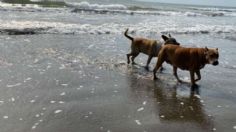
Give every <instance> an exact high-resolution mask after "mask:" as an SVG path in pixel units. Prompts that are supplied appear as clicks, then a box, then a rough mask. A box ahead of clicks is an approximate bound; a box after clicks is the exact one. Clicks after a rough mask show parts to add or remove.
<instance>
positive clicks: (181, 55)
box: [153, 45, 219, 90]
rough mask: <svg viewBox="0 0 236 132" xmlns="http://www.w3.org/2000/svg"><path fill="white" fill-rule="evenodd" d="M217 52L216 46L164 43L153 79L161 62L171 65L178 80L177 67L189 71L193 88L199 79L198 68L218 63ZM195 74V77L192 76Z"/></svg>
mask: <svg viewBox="0 0 236 132" xmlns="http://www.w3.org/2000/svg"><path fill="white" fill-rule="evenodd" d="M218 58H219V52H218V48H216V49H208V48H207V47H206V48H185V47H181V46H176V45H165V46H163V47H162V49H161V50H160V53H159V55H158V61H157V64H156V67H155V68H154V70H153V75H154V79H157V77H156V72H157V70H158V69H159V68H160V67H161V65H162V63H163V62H167V63H169V64H171V65H172V66H173V73H174V76H175V77H176V79H177V80H178V81H179V82H182V81H181V80H180V79H179V77H178V75H177V68H180V69H182V70H188V71H190V77H191V88H192V90H194V89H195V88H197V87H198V86H197V85H196V83H195V82H196V81H199V80H200V79H201V74H200V69H202V68H203V67H204V66H205V65H206V64H212V65H214V66H216V65H218V64H219V62H218ZM194 73H196V74H197V77H198V78H197V79H195V77H194Z"/></svg>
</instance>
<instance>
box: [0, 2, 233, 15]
mask: <svg viewBox="0 0 236 132" xmlns="http://www.w3.org/2000/svg"><path fill="white" fill-rule="evenodd" d="M64 4H65V5H64V6H63V7H66V8H64V9H63V8H45V7H41V6H39V5H37V4H26V5H24V6H22V5H20V4H14V6H12V4H6V3H2V2H0V10H2V11H25V12H42V11H43V12H47V11H59V12H63V11H68V10H70V12H72V13H81V12H88V13H95V14H127V15H135V14H141V15H162V16H188V17H206V16H211V17H222V16H236V9H224V8H222V9H221V8H195V7H192V8H191V7H190V8H188V9H189V10H170V9H169V10H168V9H162V8H152V7H150V8H149V7H140V6H126V5H122V4H96V3H95V4H92V3H89V2H86V1H84V2H73V3H69V2H65V3H64Z"/></svg>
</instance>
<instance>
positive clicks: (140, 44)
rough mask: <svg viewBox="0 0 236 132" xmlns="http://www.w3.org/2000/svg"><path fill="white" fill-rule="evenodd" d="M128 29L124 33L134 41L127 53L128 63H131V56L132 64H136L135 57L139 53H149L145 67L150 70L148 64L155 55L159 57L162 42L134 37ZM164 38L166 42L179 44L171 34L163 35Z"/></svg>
mask: <svg viewBox="0 0 236 132" xmlns="http://www.w3.org/2000/svg"><path fill="white" fill-rule="evenodd" d="M127 33H128V29H127V30H126V31H125V33H124V35H125V36H126V37H127V38H128V39H130V40H131V41H132V43H131V52H130V53H129V54H127V63H128V64H129V63H130V56H132V57H131V60H132V64H135V62H134V59H135V57H137V56H138V55H139V53H140V52H141V53H144V54H146V55H148V60H147V64H146V66H145V68H146V69H147V70H148V65H149V63H150V62H151V60H152V58H153V57H157V56H158V53H159V51H160V49H161V47H162V44H161V42H159V41H157V40H151V39H146V38H133V37H131V36H129V35H128V34H127ZM161 37H162V38H163V40H164V41H165V42H164V44H174V45H179V43H178V42H177V41H176V40H175V38H172V37H171V36H170V35H169V37H167V36H165V35H162V36H161Z"/></svg>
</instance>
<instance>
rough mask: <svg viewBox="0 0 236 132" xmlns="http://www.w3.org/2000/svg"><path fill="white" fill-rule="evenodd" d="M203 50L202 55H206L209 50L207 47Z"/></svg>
mask: <svg viewBox="0 0 236 132" xmlns="http://www.w3.org/2000/svg"><path fill="white" fill-rule="evenodd" d="M204 50H205V51H204V54H205V55H207V52H208V50H209V49H208V48H207V47H205V49H204Z"/></svg>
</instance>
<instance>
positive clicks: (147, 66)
mask: <svg viewBox="0 0 236 132" xmlns="http://www.w3.org/2000/svg"><path fill="white" fill-rule="evenodd" d="M152 57H153V56H151V55H149V56H148V60H147V64H146V66H145V69H146V70H149V64H150V62H151V60H152Z"/></svg>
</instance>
